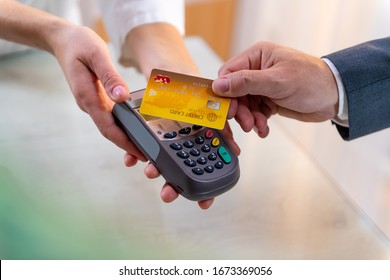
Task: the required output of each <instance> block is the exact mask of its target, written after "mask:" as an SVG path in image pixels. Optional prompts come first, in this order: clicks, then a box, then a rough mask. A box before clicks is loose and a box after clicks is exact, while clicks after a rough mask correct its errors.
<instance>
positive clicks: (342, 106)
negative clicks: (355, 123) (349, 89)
mask: <svg viewBox="0 0 390 280" xmlns="http://www.w3.org/2000/svg"><path fill="white" fill-rule="evenodd" d="M322 60H323V61H324V62H325V63H326V64H327V65H328V67H329V68H330V70H331V71H332V73H333V76H334V78H335V80H336V84H337V90H338V94H339V108H338V113H337V117H336V118H334V119H332V121H334V122H335V123H337V124H339V125H341V126H344V127H349V121H348V99H347V94H346V92H345V88H344V84H343V80H342V79H341V76H340V73H339V71H338V70H337V68H336V66H335V65H334V64H333V62H332V61H330V60H329V59H327V58H326V57H324V58H322Z"/></svg>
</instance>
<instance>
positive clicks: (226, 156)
mask: <svg viewBox="0 0 390 280" xmlns="http://www.w3.org/2000/svg"><path fill="white" fill-rule="evenodd" d="M218 155H219V156H220V157H221V159H222V160H223V162H224V163H230V162H231V161H232V157H231V156H230V154H229V152H228V151H227V150H226V148H225V147H224V146H221V147H219V149H218Z"/></svg>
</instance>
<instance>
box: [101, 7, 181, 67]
mask: <svg viewBox="0 0 390 280" xmlns="http://www.w3.org/2000/svg"><path fill="white" fill-rule="evenodd" d="M99 3H100V7H101V10H102V13H103V17H104V21H105V25H106V28H107V31H108V34H109V36H110V39H111V41H112V43H113V46H114V50H115V56H116V58H117V59H118V61H122V62H123V61H126V60H132V58H133V56H132V54H131V52H130V51H129V50H128V49H124V48H123V44H124V41H125V39H126V36H127V34H128V33H129V32H130V31H131V30H132V29H133V28H135V27H137V26H140V25H142V24H148V23H156V22H166V23H169V24H171V25H173V26H175V27H176V28H177V29H178V31H179V32H180V34H182V35H184V0H169V1H161V0H112V1H103V0H100V1H99Z"/></svg>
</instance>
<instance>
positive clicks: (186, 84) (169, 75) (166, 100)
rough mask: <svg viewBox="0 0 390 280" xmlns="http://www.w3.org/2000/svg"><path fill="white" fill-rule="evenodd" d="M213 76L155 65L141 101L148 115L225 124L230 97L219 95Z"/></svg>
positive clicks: (196, 122)
mask: <svg viewBox="0 0 390 280" xmlns="http://www.w3.org/2000/svg"><path fill="white" fill-rule="evenodd" d="M212 82H213V81H212V80H209V79H204V78H200V77H194V76H189V75H184V74H179V73H174V72H169V71H165V70H159V69H153V70H152V73H151V74H150V78H149V81H148V85H147V87H146V90H145V94H144V97H143V100H142V103H141V107H140V112H141V114H144V115H149V116H155V117H160V118H165V119H172V120H177V121H180V122H186V123H191V124H196V125H201V126H206V127H211V128H216V129H222V128H223V127H224V126H225V122H226V117H227V112H228V109H229V105H230V98H222V97H219V96H217V95H216V94H215V93H214V92H213V90H212V88H211V84H212Z"/></svg>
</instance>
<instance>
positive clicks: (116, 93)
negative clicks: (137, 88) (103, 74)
mask: <svg viewBox="0 0 390 280" xmlns="http://www.w3.org/2000/svg"><path fill="white" fill-rule="evenodd" d="M126 93H127V92H126V89H125V88H124V87H123V86H116V87H114V89H113V90H112V96H113V97H114V98H118V97H122V96H125V95H126Z"/></svg>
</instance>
